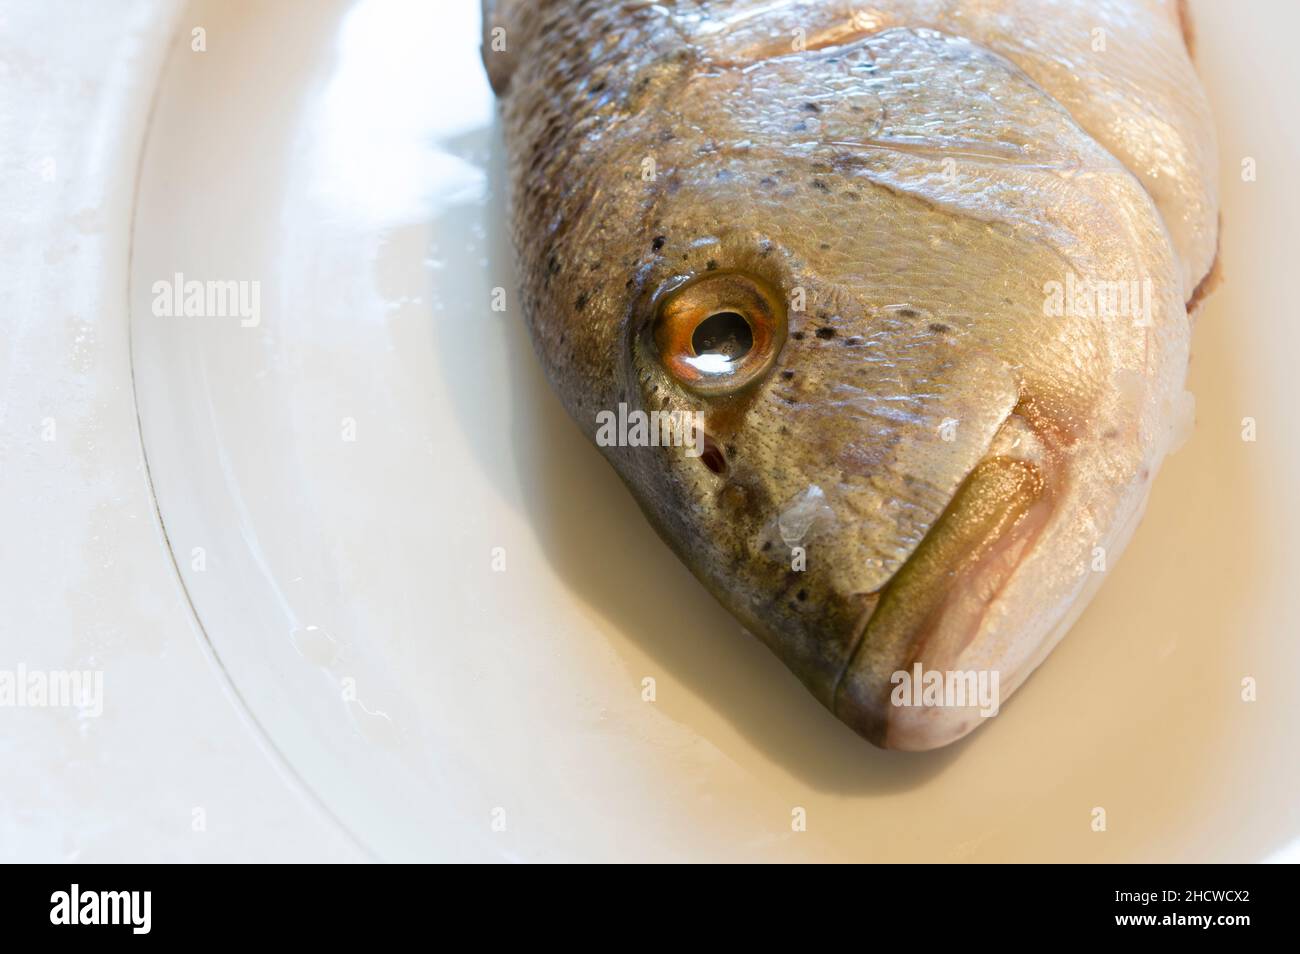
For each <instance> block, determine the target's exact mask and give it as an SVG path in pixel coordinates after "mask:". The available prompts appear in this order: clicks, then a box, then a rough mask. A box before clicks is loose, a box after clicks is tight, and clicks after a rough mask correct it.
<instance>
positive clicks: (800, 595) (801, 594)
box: [794, 590, 808, 603]
mask: <svg viewBox="0 0 1300 954" xmlns="http://www.w3.org/2000/svg"><path fill="white" fill-rule="evenodd" d="M794 598H795V599H797V600H798V601H799V602H800V603H802V602H803V601H804V600H806V599H807V598H808V591H807V590H800V591H799V592H798V593H796V594H795V595H794Z"/></svg>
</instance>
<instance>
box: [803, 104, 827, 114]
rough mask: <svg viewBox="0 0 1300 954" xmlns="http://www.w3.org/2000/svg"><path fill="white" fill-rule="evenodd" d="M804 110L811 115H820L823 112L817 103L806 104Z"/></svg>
mask: <svg viewBox="0 0 1300 954" xmlns="http://www.w3.org/2000/svg"><path fill="white" fill-rule="evenodd" d="M803 108H804V109H805V110H807V111H808V112H810V113H820V112H821V111H822V108H821V107H820V106H818V105H817V104H816V103H804V104H803Z"/></svg>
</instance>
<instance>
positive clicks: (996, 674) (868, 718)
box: [831, 452, 1056, 750]
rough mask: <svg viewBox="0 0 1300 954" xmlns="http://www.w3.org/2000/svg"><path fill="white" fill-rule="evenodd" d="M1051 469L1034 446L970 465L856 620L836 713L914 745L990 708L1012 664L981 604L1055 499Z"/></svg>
mask: <svg viewBox="0 0 1300 954" xmlns="http://www.w3.org/2000/svg"><path fill="white" fill-rule="evenodd" d="M1055 477H1056V473H1055V470H1054V468H1053V467H1052V465H1051V463H1050V458H1049V457H1047V456H1043V455H1037V456H1035V457H1034V458H1033V459H1025V458H1018V457H1012V456H1005V455H1003V454H1000V453H996V452H995V453H991V454H990V455H988V456H986V457H985V458H984V459H982V460H981V461H980V463H978V464H977V465H976V466H975V467H974V469H973V470H972V471H971V472H970V473H969V474H968V475H967V477H966V478H965V480H964V481H963V482H962V484H961V485H960V486H959V487H958V489H957V491H956V493H955V494H954V495H953V498H952V500H951V501H950V502H949V504H948V506H947V507H946V508H945V509H944V511H943V513H942V514H941V515H940V517H939V519H938V520H937V521H936V522H935V524H934V525H933V526H932V527H931V528H930V530H929V532H928V533H927V534H926V535H925V537H924V539H923V540H922V541H921V543H920V544H919V545H918V546H917V548H916V550H915V551H914V552H913V553H912V554H911V556H909V557H908V559H907V560H906V562H905V563H904V564H903V565H902V566H901V567H900V568H899V569H898V571H897V572H896V573H895V574H894V575H893V576H892V577H891V578H890V580H889V582H888V583H886V584H885V586H883V587H882V588H881V589H880V590H879V591H878V593H877V599H876V600H875V601H874V605H873V606H872V608H871V609H870V610H868V612H867V613H866V614H865V616H864V619H863V620H862V621H861V623H860V624H859V631H858V633H857V635H856V638H855V640H854V643H853V649H852V650H851V652H850V654H849V657H848V661H847V663H846V665H845V666H844V669H843V670H842V672H841V673H840V676H839V679H838V680H837V682H836V684H835V688H834V690H833V692H832V705H831V707H832V710H833V711H834V712H835V714H836V715H837V716H838V717H839V718H840V719H842V720H843V721H844V722H846V723H848V724H849V725H850V726H851V727H853V728H854V730H855V731H857V732H858V733H859V734H861V735H863V736H865V737H866V738H867V739H868V740H870V741H871V742H873V743H874V744H876V745H879V746H881V747H883V748H893V749H904V750H923V749H930V748H937V747H939V746H942V745H945V744H947V743H948V742H951V741H953V740H954V739H956V738H959V737H960V736H962V735H964V734H966V733H967V732H969V731H971V729H973V728H974V727H975V725H976V724H977V723H978V722H979V721H980V720H981V719H982V718H985V717H987V716H989V715H992V714H995V713H996V711H997V704H998V700H997V698H996V695H997V693H998V690H999V688H1000V687H1001V686H1004V685H1007V683H1008V682H1009V681H1010V680H1011V679H1012V678H1014V676H1015V675H1016V674H1015V673H1004V672H1002V667H1001V662H1002V659H1003V658H1004V657H1006V656H1007V655H1008V653H1007V646H1008V645H1009V643H1008V640H1010V639H1012V638H1013V634H1011V633H1009V632H1008V633H1003V632H1000V631H999V630H1000V629H1001V627H999V626H997V625H992V623H993V622H994V621H992V620H990V618H989V610H990V608H991V607H992V605H993V603H994V601H995V600H996V598H997V597H998V595H999V594H1000V593H1001V592H1002V591H1003V589H1004V588H1005V587H1006V586H1007V584H1008V582H1009V581H1010V580H1011V578H1012V576H1013V575H1014V574H1015V572H1016V569H1017V568H1018V567H1019V566H1020V565H1021V563H1022V562H1023V561H1024V559H1025V557H1026V556H1027V555H1028V554H1029V553H1030V552H1031V550H1032V548H1033V545H1034V542H1035V540H1036V538H1037V537H1038V535H1039V533H1040V532H1041V531H1042V529H1043V527H1044V526H1045V525H1046V524H1047V521H1048V519H1049V518H1050V516H1051V514H1052V512H1053V510H1054V503H1053V499H1054V496H1055V494H1054V492H1053V488H1054V486H1055V484H1056V480H1055ZM997 622H998V623H1002V622H1004V621H1001V620H999V621H997ZM918 679H923V680H925V683H926V687H927V689H926V691H924V692H922V691H920V690H919V689H918V687H917V686H916V685H915V682H916V681H917V680H918ZM953 683H956V684H957V686H956V688H957V689H958V690H960V691H959V692H953V691H949V687H950V686H951V685H952V684H953ZM945 684H947V685H945ZM975 686H979V687H981V689H980V692H979V693H978V694H976V697H975V698H971V697H970V695H969V693H968V692H967V690H968V689H972V687H975ZM989 686H991V687H992V693H991V695H992V696H993V697H994V698H990V693H989V691H988V687H989ZM931 690H934V691H931Z"/></svg>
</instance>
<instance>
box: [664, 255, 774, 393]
mask: <svg viewBox="0 0 1300 954" xmlns="http://www.w3.org/2000/svg"><path fill="white" fill-rule="evenodd" d="M785 328H786V314H785V306H784V303H783V302H782V300H781V298H780V297H778V296H777V295H776V293H775V292H773V290H772V289H771V288H770V287H769V286H768V285H767V284H766V283H764V282H762V281H760V280H758V279H756V278H753V277H751V276H749V275H744V274H741V273H739V272H722V273H710V274H708V275H705V276H704V277H702V278H698V279H696V280H694V281H692V282H688V283H687V284H685V285H683V286H681V287H680V288H677V289H674V290H673V291H672V292H670V293H669V294H668V295H666V296H665V297H664V298H663V300H662V301H661V302H660V304H659V308H658V313H657V314H656V316H655V324H654V341H655V347H656V348H657V349H658V351H659V360H660V361H661V362H662V363H663V365H664V367H665V368H667V369H668V372H669V373H670V374H671V375H672V376H673V377H675V378H676V379H677V380H678V381H680V382H681V383H682V385H684V386H685V387H687V388H688V389H690V390H692V391H695V392H697V393H700V394H706V395H725V394H731V393H734V392H736V391H739V390H741V389H743V388H745V387H748V386H749V385H751V384H753V383H754V382H756V381H758V380H759V379H760V378H761V377H762V376H763V375H764V373H765V372H767V371H768V370H769V369H770V368H771V367H772V364H773V363H774V362H775V361H776V356H777V353H778V352H779V351H780V350H781V346H782V345H783V344H784V343H785Z"/></svg>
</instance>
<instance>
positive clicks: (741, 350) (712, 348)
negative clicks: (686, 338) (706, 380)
mask: <svg viewBox="0 0 1300 954" xmlns="http://www.w3.org/2000/svg"><path fill="white" fill-rule="evenodd" d="M691 347H693V348H694V349H695V353H696V354H697V355H700V356H703V355H719V356H721V357H723V358H725V359H726V360H727V361H737V360H739V359H740V358H743V357H744V356H745V355H746V354H748V353H749V350H750V349H751V348H753V347H754V330H753V329H752V328H750V327H749V322H748V321H746V320H745V316H744V315H742V314H740V312H736V311H719V312H716V313H715V314H712V315H709V317H707V318H705V319H704V320H703V321H701V322H700V323H699V324H698V325H696V327H695V333H694V334H693V335H691Z"/></svg>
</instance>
